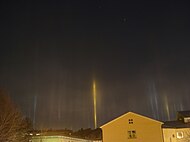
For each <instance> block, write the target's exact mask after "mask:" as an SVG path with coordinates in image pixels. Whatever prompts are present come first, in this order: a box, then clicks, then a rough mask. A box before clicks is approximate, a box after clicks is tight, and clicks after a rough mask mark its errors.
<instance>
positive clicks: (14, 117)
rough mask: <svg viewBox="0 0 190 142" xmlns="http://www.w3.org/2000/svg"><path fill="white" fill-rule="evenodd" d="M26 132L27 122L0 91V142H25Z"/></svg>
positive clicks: (8, 98)
mask: <svg viewBox="0 0 190 142" xmlns="http://www.w3.org/2000/svg"><path fill="white" fill-rule="evenodd" d="M27 131H28V124H27V121H26V120H25V118H23V117H22V115H21V113H20V111H19V110H18V108H17V107H16V106H15V105H14V103H13V102H12V101H11V99H10V97H9V96H8V95H6V93H5V92H4V91H3V90H0V142H25V141H27Z"/></svg>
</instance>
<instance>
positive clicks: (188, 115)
mask: <svg viewBox="0 0 190 142" xmlns="http://www.w3.org/2000/svg"><path fill="white" fill-rule="evenodd" d="M178 114H181V115H182V116H184V117H190V111H178Z"/></svg>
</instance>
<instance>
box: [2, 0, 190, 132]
mask: <svg viewBox="0 0 190 142" xmlns="http://www.w3.org/2000/svg"><path fill="white" fill-rule="evenodd" d="M0 13H1V14H0V15H1V16H0V17H1V22H0V29H1V30H0V35H1V42H0V88H2V89H5V90H8V92H9V94H10V96H11V97H12V99H13V101H14V102H15V103H16V104H17V105H18V106H19V107H20V109H21V111H22V112H23V114H24V115H25V116H27V117H29V118H31V120H32V122H33V124H34V127H35V128H38V129H48V128H53V129H61V128H68V129H79V128H89V127H91V128H93V127H94V125H93V97H92V92H93V91H92V83H93V80H95V81H96V85H97V114H98V126H101V125H102V124H104V123H106V122H108V121H110V120H112V119H114V118H115V117H117V116H119V115H121V114H124V113H126V112H128V111H134V112H137V113H140V114H143V115H145V116H148V117H151V118H155V119H158V120H163V121H164V120H173V119H175V118H176V111H179V110H189V109H190V103H189V100H190V2H189V1H188V0H187V1H184V0H176V1H174V0H162V1H161V0H160V1H157V0H45V1H43V2H42V1H41V2H40V1H34V0H23V1H20V0H18V1H17V0H16V1H8V0H1V2H0Z"/></svg>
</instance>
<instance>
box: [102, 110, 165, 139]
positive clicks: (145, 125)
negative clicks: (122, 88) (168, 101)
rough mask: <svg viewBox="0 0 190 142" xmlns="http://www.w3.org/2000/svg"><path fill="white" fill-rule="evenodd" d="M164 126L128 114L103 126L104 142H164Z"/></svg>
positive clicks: (142, 117)
mask: <svg viewBox="0 0 190 142" xmlns="http://www.w3.org/2000/svg"><path fill="white" fill-rule="evenodd" d="M162 124H163V123H162V122H160V121H157V120H154V119H151V118H148V117H145V116H142V115H139V114H136V113H133V112H128V113H126V114H124V115H122V116H120V117H118V118H116V119H114V120H112V121H110V122H108V123H107V124H105V125H103V126H101V128H102V137H103V142H163V134H162V127H161V126H162Z"/></svg>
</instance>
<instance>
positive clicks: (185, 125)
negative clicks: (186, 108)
mask: <svg viewBox="0 0 190 142" xmlns="http://www.w3.org/2000/svg"><path fill="white" fill-rule="evenodd" d="M162 128H190V123H184V122H183V121H166V122H164V124H163V125H162Z"/></svg>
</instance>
